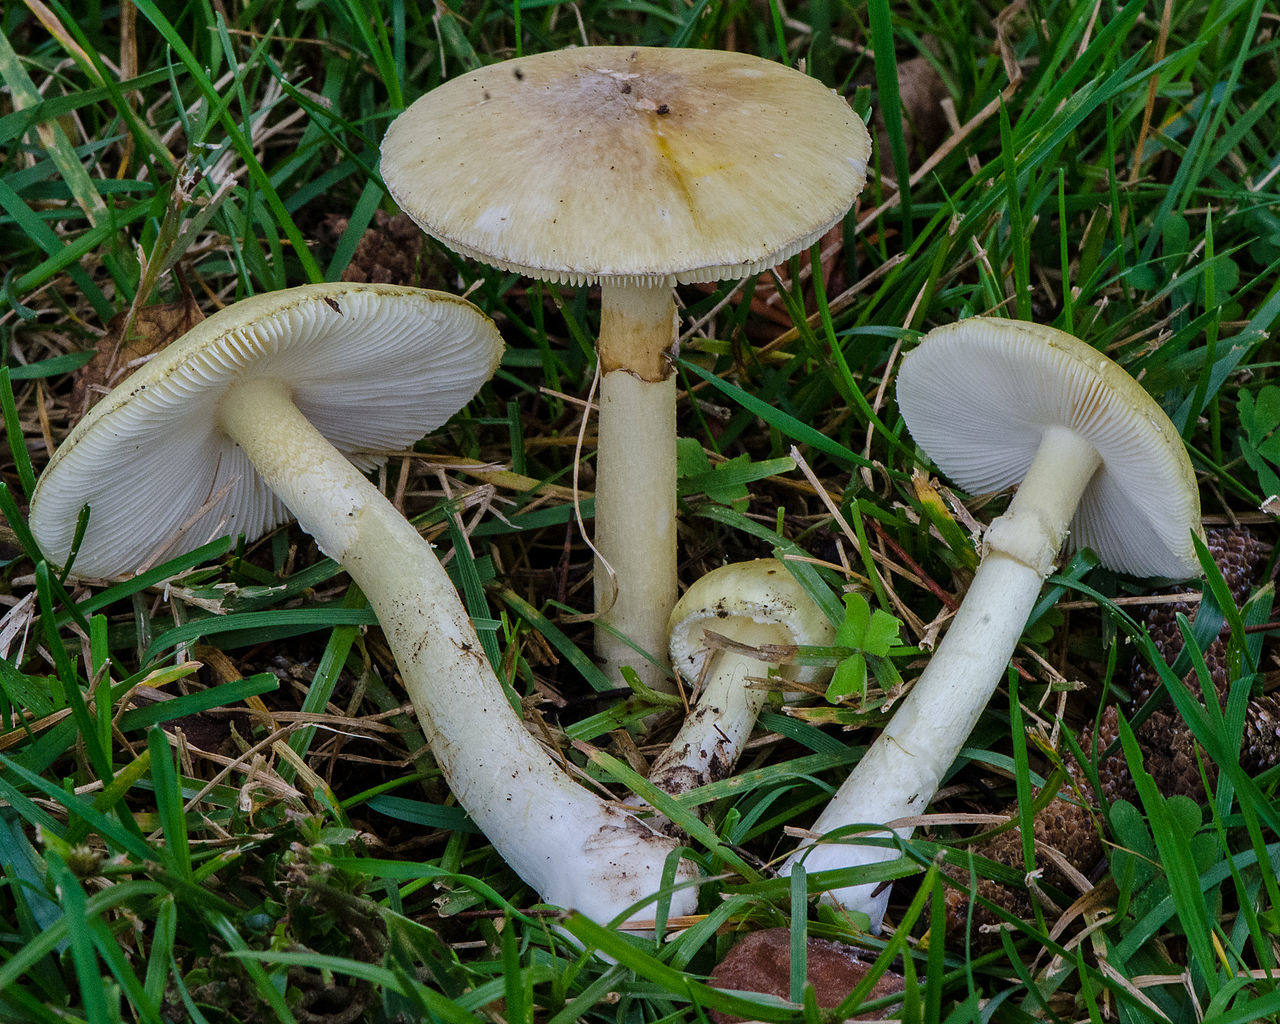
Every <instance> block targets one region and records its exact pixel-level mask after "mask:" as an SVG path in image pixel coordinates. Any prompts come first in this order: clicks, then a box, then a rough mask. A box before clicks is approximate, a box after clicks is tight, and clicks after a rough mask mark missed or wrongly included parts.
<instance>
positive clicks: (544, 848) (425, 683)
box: [31, 284, 695, 921]
mask: <svg viewBox="0 0 1280 1024" xmlns="http://www.w3.org/2000/svg"><path fill="white" fill-rule="evenodd" d="M501 352H502V341H501V339H500V338H499V336H498V333H497V330H496V329H495V328H494V326H493V324H492V322H491V321H490V320H489V319H488V318H487V317H485V316H484V315H483V314H482V313H481V312H480V311H479V310H477V309H476V308H475V307H474V306H472V305H471V304H470V303H468V302H464V301H463V300H461V299H458V298H455V297H453V296H450V295H444V294H441V293H436V292H427V291H422V290H419V289H413V288H399V287H394V286H390V285H353V284H326V285H308V286H305V287H301V288H294V289H291V290H288V291H281V292H273V293H271V294H267V295H261V296H258V297H256V298H252V299H247V300H245V301H243V302H239V303H237V304H235V305H233V306H229V307H227V308H226V309H224V310H222V311H220V312H218V313H217V314H215V315H214V316H212V317H210V318H209V319H208V320H205V321H204V322H203V323H201V324H200V325H199V326H197V327H196V328H195V329H194V330H192V331H190V332H188V333H187V334H185V335H184V336H183V337H182V338H180V339H179V340H178V341H177V342H175V343H174V344H173V345H171V346H170V347H169V348H167V349H165V350H164V351H163V352H161V353H160V354H159V355H157V356H156V357H155V358H153V359H152V360H151V361H150V362H149V363H148V364H147V365H146V366H145V367H143V368H142V369H140V370H138V371H137V372H136V373H134V374H133V375H132V376H131V377H129V378H128V379H127V380H125V381H124V382H123V383H122V384H121V385H120V386H119V387H117V388H116V389H115V390H114V391H112V392H111V393H110V394H109V395H108V396H107V397H106V398H104V399H103V400H102V402H100V403H99V404H98V406H97V407H95V408H94V409H93V411H92V412H91V413H90V414H89V415H88V416H87V417H86V418H85V419H84V420H82V421H81V422H80V423H79V424H77V426H76V427H75V429H74V430H72V432H71V433H70V435H69V436H68V437H67V439H66V441H64V442H63V444H62V445H61V446H60V447H59V448H58V450H57V451H56V452H55V453H54V456H53V458H52V459H51V460H50V462H49V465H48V466H47V467H46V469H45V471H44V473H43V474H42V475H41V478H40V481H39V484H38V486H37V488H36V491H35V494H34V495H33V497H32V503H31V529H32V532H33V533H34V534H35V536H36V538H37V540H38V541H39V543H40V545H41V547H42V549H43V550H44V551H45V553H46V554H47V555H48V557H49V558H50V559H52V560H54V561H55V562H59V563H63V564H65V562H66V561H67V560H68V558H69V557H70V553H71V548H72V543H73V536H74V533H75V531H76V524H77V519H78V516H79V513H80V510H81V508H82V507H83V506H84V505H86V504H87V505H88V506H89V509H90V516H89V522H88V527H87V529H86V531H85V534H84V538H83V542H82V543H81V545H80V548H79V552H78V554H77V556H76V559H75V563H74V569H75V571H76V572H77V573H78V574H80V575H82V576H96V577H102V576H114V575H119V574H122V573H127V572H129V571H131V570H133V569H135V568H136V567H138V565H139V564H140V563H141V562H142V561H143V559H144V556H146V555H147V554H148V553H149V552H151V551H152V549H155V548H158V547H160V546H161V545H167V551H168V553H169V554H171V555H176V554H179V553H181V552H183V551H188V550H191V549H193V548H195V547H197V546H199V545H200V544H201V543H203V542H205V541H207V540H209V539H211V538H212V537H216V536H220V535H223V534H225V533H228V532H230V533H241V534H244V535H245V536H246V537H248V538H254V537H257V536H258V535H259V534H261V533H263V532H264V531H266V530H268V529H270V528H271V527H272V526H274V525H275V524H276V523H278V522H281V521H282V520H283V519H284V518H285V516H286V509H287V510H288V511H289V512H292V513H293V514H294V515H295V516H296V517H297V519H298V522H299V525H301V527H302V528H303V529H304V530H305V531H307V532H308V533H309V534H311V536H312V537H314V538H315V541H316V544H317V546H318V547H319V548H320V550H321V551H322V552H324V553H325V554H326V555H328V556H330V557H331V558H333V559H335V560H336V561H338V562H340V563H341V564H342V566H343V567H344V568H345V569H346V570H347V572H348V573H349V574H350V575H351V578H352V579H353V580H354V581H355V582H356V583H357V584H358V585H359V586H360V588H361V590H363V591H364V593H365V596H366V597H367V598H368V599H369V603H370V605H371V606H372V607H373V610H374V612H375V613H376V614H377V616H378V620H379V622H380V623H381V624H382V628H383V630H384V632H385V633H386V636H387V642H388V644H389V645H390V647H391V650H392V652H393V653H394V654H395V657H396V661H397V663H398V665H399V667H400V671H401V673H402V675H403V678H404V683H405V687H406V689H407V690H408V691H409V695H410V697H411V698H412V700H413V704H414V708H415V709H416V711H417V713H418V718H419V720H420V722H421V724H422V728H423V731H424V732H425V733H426V736H427V740H428V742H429V744H430V746H431V750H432V753H433V754H434V755H435V758H436V762H437V764H439V766H440V770H441V772H442V774H443V775H444V778H445V780H446V781H447V782H448V784H449V787H450V789H451V790H452V791H453V793H454V795H455V796H456V797H457V799H458V802H459V803H460V804H461V805H462V806H463V808H464V809H465V810H466V811H467V813H468V814H470V815H471V817H472V819H473V820H474V821H475V822H476V824H477V825H478V826H479V827H480V828H481V830H483V832H484V833H485V834H486V835H487V836H488V837H489V840H490V841H491V842H492V843H493V845H494V848H495V849H496V850H497V851H498V852H499V853H500V854H501V855H502V856H503V857H504V858H505V859H506V861H507V862H508V863H509V864H510V865H511V867H512V868H513V869H514V870H515V872H516V873H517V874H518V875H519V876H520V877H521V878H523V879H524V880H525V881H526V882H527V883H528V884H529V885H530V886H532V887H533V888H534V889H535V890H536V891H537V892H538V893H539V894H540V895H541V897H542V898H543V899H544V900H545V901H546V902H548V903H555V904H559V905H561V906H566V907H575V908H577V909H580V910H582V911H583V912H584V913H586V914H587V915H589V916H591V917H594V918H596V919H597V920H603V921H607V920H610V919H612V918H613V917H615V916H616V915H618V914H619V913H621V912H622V911H624V910H625V909H626V908H628V907H629V906H631V905H632V904H633V903H635V902H637V901H639V900H641V899H643V898H645V897H646V896H649V895H650V894H652V893H654V892H655V891H657V890H658V889H659V888H660V887H661V878H662V872H663V867H664V864H665V862H666V859H667V856H668V854H670V853H671V851H672V850H674V849H675V844H674V843H673V842H672V841H671V840H669V839H667V838H666V837H663V836H659V835H657V834H655V833H654V832H653V831H652V830H651V829H649V828H648V827H647V826H645V825H643V824H642V823H640V822H639V821H637V820H636V819H635V818H634V817H632V816H631V815H629V814H627V813H626V812H624V811H622V810H620V809H619V808H617V807H615V806H613V805H611V804H609V803H606V802H604V801H603V800H601V799H599V798H597V797H596V796H594V795H592V794H591V793H588V792H587V791H586V790H585V789H583V788H582V787H580V786H578V785H576V784H575V783H574V782H573V781H572V780H570V779H569V777H568V776H567V775H565V773H564V772H563V771H562V770H561V769H560V768H559V767H557V766H556V764H555V763H554V762H553V761H552V760H551V758H550V757H549V756H548V755H547V754H546V752H545V751H544V750H543V749H542V747H541V746H540V745H539V744H538V743H537V742H536V741H535V740H534V739H533V737H532V736H531V735H530V734H529V732H528V731H527V730H526V729H525V727H524V724H523V723H522V722H521V721H520V719H519V718H518V717H517V716H516V715H515V713H514V711H513V710H512V708H511V706H510V704H508V702H507V699H506V696H505V694H504V693H503V690H502V687H501V686H500V685H499V683H498V680H497V678H496V676H495V675H494V673H493V669H492V668H491V667H490V665H489V662H488V660H487V659H486V658H485V655H484V653H483V651H482V649H481V647H480V644H479V641H478V640H477V637H476V633H475V630H474V629H473V627H472V625H471V622H470V620H469V619H468V617H467V614H466V611H465V610H464V608H463V606H462V603H461V601H460V600H459V599H458V595H457V593H456V591H454V589H453V587H452V586H451V584H450V582H449V578H448V576H447V575H446V574H445V572H444V569H443V568H442V567H441V565H440V563H439V561H438V560H437V559H436V557H435V555H434V554H433V552H432V550H431V546H430V545H429V544H428V543H427V542H426V541H424V540H423V539H422V537H421V536H420V535H419V534H418V531H417V530H416V529H415V528H414V527H413V526H412V525H411V524H410V523H409V522H407V521H406V520H405V518H404V517H403V516H402V515H400V513H399V512H397V511H396V510H395V508H394V507H393V506H392V505H391V503H390V502H388V501H387V499H386V498H385V497H383V495H382V494H381V492H379V491H378V489H377V488H375V487H374V486H373V485H372V484H371V483H370V482H369V481H368V480H367V479H366V478H365V477H364V475H363V473H362V472H361V469H362V468H368V467H370V466H372V465H373V464H375V462H376V458H375V457H373V456H371V455H370V454H368V453H370V452H373V451H377V450H385V449H388V448H400V447H403V446H405V445H407V444H409V443H411V442H413V441H414V440H416V439H417V438H419V437H421V436H422V435H423V434H424V433H426V432H427V431H428V430H430V429H432V428H433V427H435V426H438V425H439V424H441V423H443V422H444V421H445V420H446V419H447V418H448V417H449V416H451V415H452V414H453V413H454V412H455V411H457V409H459V408H461V406H462V405H463V404H465V403H466V402H467V401H468V400H469V399H470V398H471V396H472V395H473V394H474V393H475V392H476V391H477V390H478V389H479V388H480V386H481V385H482V384H483V383H484V382H485V381H486V380H487V379H488V378H489V377H490V375H492V373H493V371H494V370H495V369H496V367H497V365H498V360H499V357H500V355H501ZM357 467H359V468H357ZM691 877H693V869H692V867H691V866H690V865H688V864H687V863H684V864H682V865H681V868H680V870H679V871H678V872H677V880H685V879H688V878H691ZM694 899H695V893H694V891H693V888H692V887H684V888H683V889H678V890H677V891H676V892H675V894H674V896H673V898H672V909H671V912H672V913H673V914H683V913H687V912H688V911H689V910H690V909H691V908H692V905H693V901H694Z"/></svg>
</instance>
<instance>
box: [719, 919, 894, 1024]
mask: <svg viewBox="0 0 1280 1024" xmlns="http://www.w3.org/2000/svg"><path fill="white" fill-rule="evenodd" d="M805 957H806V960H805V968H806V970H805V979H806V980H807V981H808V982H809V984H811V985H812V986H813V992H814V995H815V997H816V998H817V1003H818V1008H819V1009H822V1010H829V1009H832V1008H833V1007H836V1006H839V1005H840V1004H841V1003H842V1002H844V1000H845V999H846V998H847V997H848V995H849V993H850V992H852V991H853V990H854V988H855V987H857V985H858V983H859V982H861V981H862V979H863V978H865V977H866V975H867V968H868V967H870V966H871V965H870V964H869V963H868V962H867V961H866V960H864V959H862V957H861V956H860V955H859V953H858V950H856V949H854V947H852V946H849V945H846V944H845V943H843V942H834V941H832V940H831V939H819V938H814V937H810V938H809V940H808V942H807V943H806V945H805ZM709 983H710V984H711V985H713V986H714V987H716V988H724V989H733V990H736V991H739V992H759V993H761V994H763V995H771V996H777V997H778V998H779V999H787V998H788V997H789V995H790V989H791V929H789V928H766V929H765V930H764V931H758V932H752V933H751V934H750V935H748V936H747V937H746V938H744V939H742V940H741V941H740V942H738V944H737V945H735V946H734V947H733V949H731V950H729V953H728V955H727V956H726V957H725V958H724V959H723V960H721V961H720V963H718V964H717V965H716V967H715V969H714V970H713V971H712V972H711V977H710V979H709ZM905 983H906V982H905V980H904V979H903V977H902V976H901V975H899V974H894V973H893V972H891V971H886V972H885V973H884V974H882V975H881V976H880V977H879V978H877V979H876V983H875V984H874V985H873V986H872V987H871V991H870V993H868V995H867V1000H868V1001H870V1000H873V999H881V998H883V997H885V996H891V995H893V994H895V993H897V992H901V991H902V989H903V986H904V985H905ZM893 1012H894V1011H893V1010H892V1009H891V1008H890V1009H884V1010H877V1011H874V1012H873V1013H870V1014H867V1015H861V1014H857V1011H856V1010H855V1016H853V1017H849V1018H846V1019H848V1020H883V1019H884V1018H885V1017H888V1016H890V1015H892V1014H893ZM709 1016H710V1017H711V1019H712V1020H713V1021H715V1022H716V1024H730V1022H733V1021H740V1020H742V1019H743V1018H741V1017H735V1016H733V1015H732V1014H727V1013H721V1012H719V1011H718V1010H712V1011H710V1013H709Z"/></svg>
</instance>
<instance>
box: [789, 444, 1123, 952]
mask: <svg viewBox="0 0 1280 1024" xmlns="http://www.w3.org/2000/svg"><path fill="white" fill-rule="evenodd" d="M1100 462H1101V460H1100V458H1099V456H1098V453H1097V451H1096V450H1095V449H1094V448H1093V446H1092V445H1091V444H1089V442H1087V441H1085V440H1084V439H1083V438H1081V437H1080V436H1079V435H1077V434H1075V433H1074V432H1072V431H1070V430H1067V429H1065V428H1062V427H1051V428H1049V429H1048V430H1046V431H1045V433H1044V437H1043V439H1042V441H1041V444H1040V447H1039V449H1038V451H1037V453H1036V456H1035V459H1034V461H1033V462H1032V465H1031V468H1030V469H1029V470H1028V472H1027V475H1026V477H1025V478H1024V479H1023V482H1022V484H1021V485H1020V486H1019V488H1018V491H1017V493H1016V494H1015V495H1014V497H1013V500H1012V501H1011V502H1010V503H1009V507H1008V509H1007V510H1006V512H1005V514H1004V515H1003V516H1001V517H1000V518H999V519H997V520H995V522H993V523H992V524H991V526H990V527H989V528H988V530H987V533H986V537H985V538H984V544H983V549H984V553H983V558H982V562H981V564H980V565H979V566H978V571H977V572H976V573H975V575H974V577H973V583H972V584H971V585H970V587H969V591H968V593H967V594H966V595H965V598H964V600H963V602H961V605H960V608H959V609H958V610H957V612H956V614H955V617H954V618H953V619H952V621H951V625H950V627H949V628H948V630H947V633H946V636H945V637H943V639H942V642H941V643H940V644H939V645H938V649H937V651H936V652H935V653H934V655H933V658H932V659H931V660H930V661H929V664H928V665H927V666H926V667H925V670H924V672H923V673H921V675H920V678H919V679H917V680H916V683H915V686H913V687H912V688H911V692H910V693H909V694H907V696H906V698H905V699H904V700H903V702H902V704H901V705H900V706H899V707H898V710H897V711H896V712H895V713H894V715H893V718H892V719H890V721H889V724H888V725H887V726H886V727H885V729H884V731H883V732H882V733H881V734H880V736H879V737H878V738H877V739H876V741H875V742H874V743H873V744H872V745H871V748H870V749H869V750H868V751H867V753H866V755H865V756H864V757H863V758H862V759H861V760H860V761H859V762H858V764H857V766H856V767H855V768H854V770H853V772H852V773H851V774H850V775H849V777H848V778H847V779H846V780H845V782H844V784H843V785H842V786H841V787H840V789H839V790H838V791H837V792H836V795H835V796H834V797H832V799H831V802H830V803H829V804H828V805H827V807H826V809H825V810H824V811H823V812H822V814H821V815H820V816H819V818H818V820H817V821H816V822H815V823H814V825H813V831H814V832H815V833H818V834H825V833H828V832H832V831H834V830H835V829H840V828H846V827H848V826H850V825H855V824H873V825H884V824H890V823H892V822H894V821H896V820H898V819H899V818H904V817H908V816H914V815H918V814H923V813H924V810H925V806H926V805H927V804H928V802H929V800H930V799H931V798H932V797H933V794H934V792H935V791H936V790H937V788H938V783H939V782H940V781H941V779H942V775H943V773H944V772H945V771H946V770H947V768H948V767H949V766H950V765H951V763H952V762H953V761H954V760H955V758H956V755H957V754H958V753H959V752H960V748H961V747H962V746H963V745H964V742H965V740H966V739H967V738H968V736H969V734H970V733H971V732H972V731H973V727H974V725H975V724H976V723H977V721H978V716H979V715H981V714H982V709H983V708H984V707H986V704H987V701H988V700H989V699H990V698H991V694H992V693H993V692H994V691H995V688H996V686H997V684H998V683H999V682H1000V680H1001V679H1002V678H1003V676H1004V672H1005V668H1006V667H1007V666H1008V664H1009V658H1010V657H1011V656H1012V654H1013V649H1014V647H1015V645H1016V644H1017V642H1018V638H1019V637H1020V636H1021V635H1022V630H1023V628H1024V627H1025V626H1026V622H1027V616H1028V615H1029V614H1030V613H1031V609H1032V608H1033V607H1034V606H1035V602H1036V598H1037V597H1038V596H1039V594H1040V588H1041V585H1042V584H1043V582H1044V578H1045V576H1047V575H1048V574H1049V572H1050V571H1051V570H1052V568H1053V558H1054V556H1055V555H1056V554H1057V552H1058V549H1059V548H1060V547H1061V546H1062V542H1063V540H1064V539H1065V538H1066V534H1067V527H1068V525H1069V523H1070V522H1071V517H1072V515H1073V514H1074V512H1075V508H1076V505H1077V503H1078V502H1079V500H1080V496H1081V494H1082V493H1083V492H1084V489H1085V486H1086V485H1087V484H1088V482H1089V480H1090V479H1091V478H1092V476H1093V474H1094V472H1095V471H1096V470H1097V469H1098V466H1099V465H1100ZM884 831H887V830H884ZM884 831H882V832H881V835H883V834H884ZM893 831H894V832H896V833H897V834H898V835H899V836H901V837H902V838H904V839H905V838H907V837H909V836H910V835H911V832H912V827H911V826H899V827H897V828H895V829H893ZM872 834H874V832H873V833H872ZM856 843H857V837H856V836H854V837H850V838H849V839H846V840H842V841H836V842H830V843H819V844H816V845H808V844H806V845H805V846H802V847H801V848H800V849H799V850H797V851H796V852H795V853H793V854H792V855H791V857H790V858H789V859H788V860H787V862H786V863H785V864H784V865H783V866H782V868H781V869H780V873H781V874H782V875H786V874H787V873H788V872H789V871H790V868H791V864H792V863H793V862H794V861H796V860H802V861H803V863H804V867H805V870H806V871H808V872H810V873H812V872H815V871H823V870H827V869H830V868H848V867H853V866H856V865H860V864H875V863H879V862H881V861H886V860H893V859H896V857H897V851H896V850H895V849H894V848H893V847H883V846H869V845H861V846H860V845H856ZM877 888H880V884H879V883H868V884H863V885H852V886H846V887H844V888H840V889H833V890H831V891H829V892H828V893H827V896H828V897H829V898H830V899H831V900H832V901H834V902H835V903H838V904H840V905H841V906H843V907H845V908H846V909H849V910H858V911H862V912H863V913H866V914H868V915H869V916H870V917H871V925H872V928H873V929H877V930H878V929H879V927H880V922H881V920H882V919H883V917H884V910H885V906H886V905H887V903H888V900H889V893H888V887H887V886H885V887H883V889H882V891H881V893H880V894H879V895H878V896H875V897H873V896H872V893H873V892H874V891H875V890H876V889H877Z"/></svg>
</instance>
